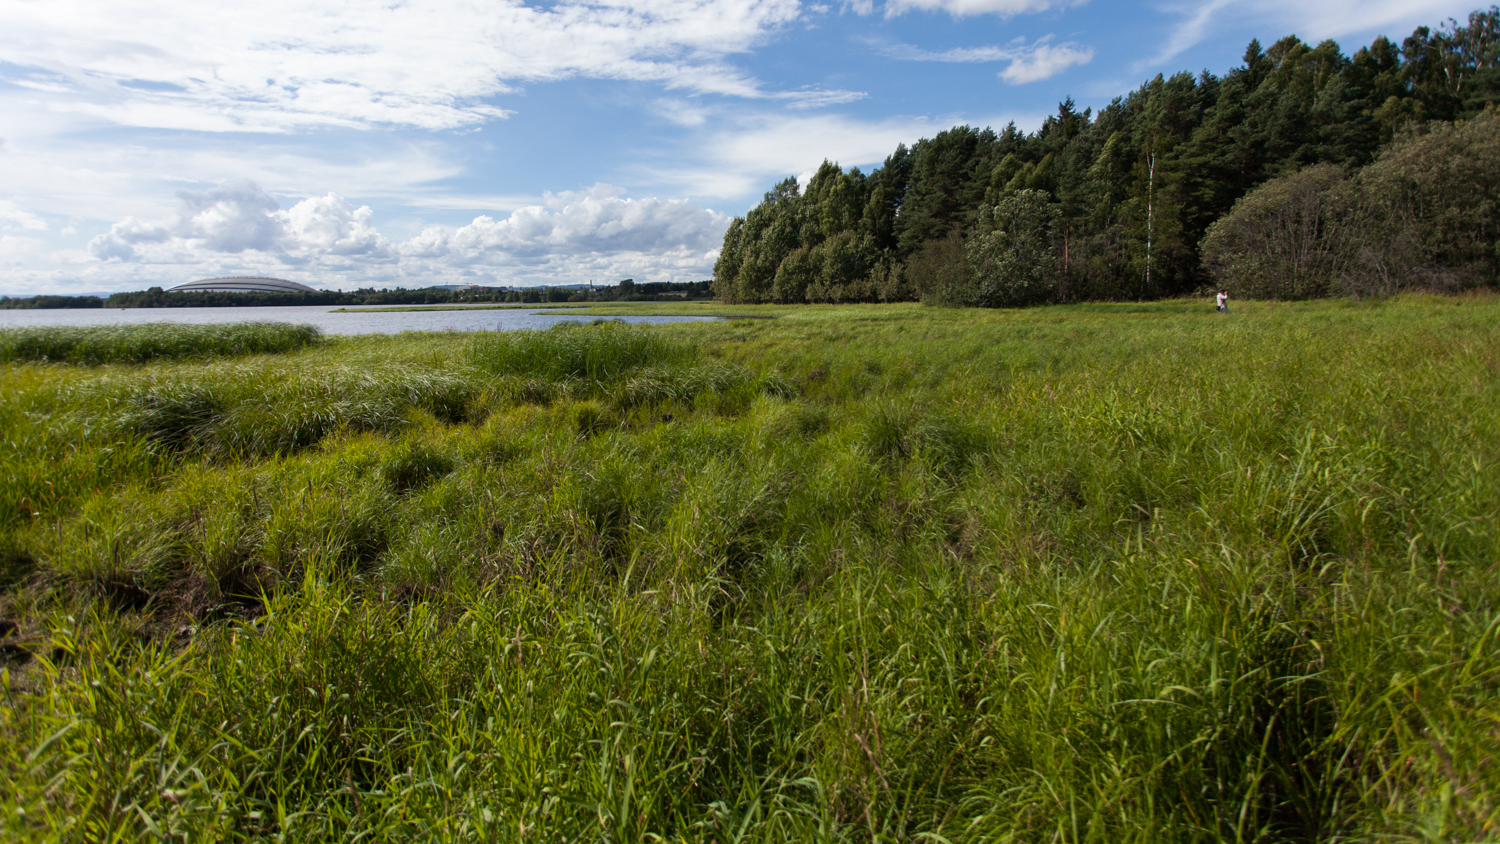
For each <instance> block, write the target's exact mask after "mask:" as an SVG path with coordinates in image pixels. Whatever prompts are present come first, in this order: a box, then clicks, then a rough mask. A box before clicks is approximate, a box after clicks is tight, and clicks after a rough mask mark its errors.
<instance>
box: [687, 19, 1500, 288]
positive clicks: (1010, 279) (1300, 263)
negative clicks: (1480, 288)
mask: <svg viewBox="0 0 1500 844" xmlns="http://www.w3.org/2000/svg"><path fill="white" fill-rule="evenodd" d="M1497 102H1500V8H1497V7H1495V6H1491V7H1490V8H1489V9H1488V10H1484V11H1476V12H1473V13H1471V14H1470V15H1469V16H1468V20H1467V21H1466V22H1464V23H1460V22H1458V21H1455V20H1452V19H1450V20H1449V21H1448V22H1447V23H1446V24H1445V25H1443V26H1440V27H1437V28H1435V29H1434V28H1429V27H1420V28H1418V29H1417V30H1416V31H1414V32H1413V33H1412V34H1411V36H1409V37H1408V38H1406V39H1405V40H1404V41H1402V42H1401V43H1400V44H1399V45H1398V44H1396V43H1395V42H1393V41H1391V40H1390V39H1388V38H1386V37H1384V36H1382V37H1379V38H1376V39H1375V40H1374V41H1373V42H1372V43H1371V44H1370V45H1369V46H1367V47H1362V48H1360V49H1359V51H1358V52H1356V53H1355V54H1354V55H1353V56H1346V55H1344V53H1343V52H1342V51H1341V49H1340V47H1339V45H1338V44H1337V43H1335V42H1333V41H1324V42H1322V43H1320V44H1317V45H1310V44H1305V43H1303V42H1302V41H1300V40H1299V39H1298V38H1296V37H1295V36H1288V37H1286V38H1283V39H1281V40H1280V41H1277V42H1276V43H1275V44H1273V45H1271V47H1270V48H1262V46H1261V44H1260V43H1259V41H1251V42H1250V45H1249V46H1248V48H1247V49H1246V50H1245V53H1244V56H1243V64H1242V65H1241V66H1239V67H1236V68H1234V69H1232V70H1230V71H1229V72H1228V73H1227V74H1225V75H1224V76H1223V77H1218V76H1214V75H1213V74H1211V73H1208V72H1207V71H1205V72H1203V73H1201V74H1199V75H1196V76H1195V75H1193V74H1190V73H1179V74H1176V75H1174V76H1171V77H1163V76H1157V77H1155V78H1154V79H1151V80H1149V81H1147V82H1146V83H1144V84H1143V85H1141V86H1140V87H1139V88H1138V89H1136V90H1135V91H1133V92H1132V93H1130V94H1129V95H1128V96H1125V97H1120V98H1116V99H1115V100H1114V101H1112V102H1111V103H1110V104H1109V105H1107V106H1105V107H1104V108H1103V109H1101V110H1100V111H1099V112H1098V113H1097V114H1095V113H1093V111H1092V110H1091V109H1084V110H1083V111H1081V112H1080V111H1079V110H1078V109H1077V106H1076V104H1075V103H1074V102H1073V100H1072V99H1071V98H1068V99H1066V100H1065V101H1064V102H1062V103H1061V104H1060V105H1059V106H1058V110H1057V113H1056V114H1055V115H1052V116H1050V117H1048V118H1047V119H1046V120H1045V121H1044V122H1043V123H1042V126H1041V127H1040V128H1039V129H1037V130H1036V131H1035V132H1033V133H1030V134H1027V133H1023V132H1021V131H1020V130H1018V129H1017V128H1016V126H1015V124H1014V123H1012V124H1010V125H1008V126H1006V127H1005V128H1004V129H1003V130H1001V131H999V132H996V131H993V130H992V129H988V128H985V129H977V128H974V127H971V126H958V127H954V128H952V129H949V130H947V131H945V132H942V133H939V134H938V135H937V136H936V137H934V138H930V139H926V138H924V139H922V140H919V141H917V142H916V143H915V144H913V145H912V146H911V147H909V148H908V147H907V146H906V145H905V144H901V145H898V146H897V148H896V150H895V152H893V153H892V154H891V155H890V156H889V157H888V158H886V160H885V162H884V163H883V165H882V166H880V167H878V168H876V169H875V170H873V171H872V172H871V173H869V174H865V173H862V172H861V171H860V170H859V169H858V168H852V169H849V170H844V169H842V168H841V167H839V166H838V165H837V164H834V163H832V162H827V161H825V162H824V163H823V165H822V166H821V167H820V168H819V169H818V171H817V172H816V174H815V175H813V177H812V178H811V179H810V180H809V181H808V183H807V184H806V185H805V186H804V185H800V184H798V182H797V180H796V179H795V178H788V179H785V180H783V181H782V182H780V183H779V184H777V185H776V186H775V187H774V188H773V189H772V190H771V191H769V192H767V193H766V194H765V197H764V199H763V200H762V202H761V203H760V204H759V205H757V206H756V207H755V208H754V209H752V210H751V211H750V212H749V213H748V214H746V215H745V216H744V217H742V218H736V219H735V220H734V221H733V222H732V223H731V224H730V227H729V230H728V231H727V232H726V233H725V236H724V245H723V249H722V251H721V253H720V256H719V259H718V262H717V263H716V265H715V267H714V282H713V290H714V293H715V296H716V297H717V298H719V299H722V300H725V301H729V302H781V303H792V302H872V301H898V300H911V299H921V300H923V301H928V302H932V303H937V304H951V305H992V306H998V305H1021V304H1028V303H1033V302H1043V301H1078V300H1088V299H1095V300H1119V299H1148V298H1157V297H1162V296H1173V295H1184V294H1188V293H1192V292H1195V291H1198V290H1200V289H1202V288H1205V287H1207V286H1209V285H1215V286H1229V287H1230V288H1232V289H1233V290H1232V292H1235V293H1237V294H1238V295H1264V296H1279V297H1290V298H1297V297H1310V296H1320V295H1329V294H1335V293H1362V292H1390V291H1394V290H1399V289H1406V288H1410V287H1427V288H1437V289H1445V290H1448V289H1459V288H1465V287H1472V286H1475V285H1493V284H1495V282H1496V269H1497V251H1496V242H1497V241H1496V222H1497V220H1496V213H1497V212H1496V207H1497V205H1500V155H1497V154H1496V153H1497V152H1500V150H1497V149H1496V144H1497V143H1500V142H1497V141H1496V140H1495V139H1496V138H1497V137H1500V120H1497V119H1496V117H1495V111H1494V109H1495V106H1496V103H1497ZM1308 214H1312V216H1310V217H1309V216H1308ZM1275 233H1279V234H1275ZM1294 233H1295V234H1294ZM1278 238H1279V239H1278ZM1298 250H1301V251H1300V252H1299V251H1298Z"/></svg>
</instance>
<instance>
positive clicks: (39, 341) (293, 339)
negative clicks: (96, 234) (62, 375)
mask: <svg viewBox="0 0 1500 844" xmlns="http://www.w3.org/2000/svg"><path fill="white" fill-rule="evenodd" d="M321 336H322V335H321V332H319V331H318V329H317V328H316V327H314V326H311V325H290V324H287V323H280V322H244V323H228V324H224V325H183V324H180V323H169V322H156V323H148V324H145V325H109V326H89V327H76V326H49V327H43V328H7V329H0V363H3V362H15V361H57V362H61V363H74V364H86V365H96V364H106V363H145V362H147V361H153V360H182V359H192V360H201V359H206V358H226V357H240V356H243V355H260V354H280V353H284V352H291V351H295V350H297V349H302V348H305V347H307V346H310V345H313V344H315V343H317V342H318V341H319V340H320V339H321Z"/></svg>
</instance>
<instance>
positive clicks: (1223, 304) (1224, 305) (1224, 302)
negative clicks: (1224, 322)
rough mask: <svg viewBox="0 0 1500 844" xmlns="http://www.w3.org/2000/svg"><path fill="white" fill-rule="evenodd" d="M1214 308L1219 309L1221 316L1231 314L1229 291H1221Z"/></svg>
mask: <svg viewBox="0 0 1500 844" xmlns="http://www.w3.org/2000/svg"><path fill="white" fill-rule="evenodd" d="M1214 307H1215V308H1217V309H1218V311H1219V313H1221V314H1227V313H1229V291H1227V290H1220V291H1219V295H1218V296H1215V297H1214Z"/></svg>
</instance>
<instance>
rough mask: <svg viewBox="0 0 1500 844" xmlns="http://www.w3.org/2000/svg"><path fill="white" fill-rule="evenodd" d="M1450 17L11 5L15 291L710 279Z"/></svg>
mask: <svg viewBox="0 0 1500 844" xmlns="http://www.w3.org/2000/svg"><path fill="white" fill-rule="evenodd" d="M1473 8H1478V7H1477V6H1476V5H1473V4H1472V3H1458V2H1446V0H1405V2H1392V0H1324V2H1320V3H1308V2H1305V0H1262V2H1256V3H1247V2H1230V0H1212V2H1207V3H1188V2H1175V1H1174V0H1165V1H1164V2H1115V3H1110V2H1103V0H1085V1H1084V2H1055V0H856V2H845V3H837V2H811V3H809V2H798V0H764V2H738V3H714V2H699V0H649V1H648V2H639V3H573V2H551V3H531V4H524V3H518V2H515V3H508V2H496V1H495V0H468V2H429V3H404V2H386V3H382V4H373V3H359V2H352V0H296V2H291V1H290V0H263V2H258V3H254V4H233V5H231V4H227V3H216V2H205V3H187V2H178V3H161V2H159V0H152V2H142V1H141V0H110V2H103V1H102V0H45V2H37V0H0V21H4V22H5V23H4V26H3V27H0V294H8V295H25V294H33V293H97V292H109V291H116V290H138V289H141V288H144V287H147V286H150V285H156V284H159V285H162V286H170V285H171V284H176V283H179V282H183V281H190V280H193V279H197V278H204V277H208V276H215V275H231V274H234V275H240V274H254V275H271V276H278V277H281V278H289V279H294V280H297V281H302V282H305V283H308V284H312V285H314V286H318V287H326V288H344V289H352V288H354V287H362V286H376V287H393V286H398V285H399V286H405V287H423V286H427V285H430V284H447V283H461V282H475V283H484V284H509V285H535V284H570V283H576V282H580V281H589V280H594V281H598V282H613V281H615V280H618V279H620V278H626V277H633V278H635V279H636V280H637V281H686V280H695V279H701V278H707V277H709V276H710V275H711V273H712V268H713V262H714V259H715V257H717V250H718V246H719V243H720V241H721V239H722V236H723V232H724V229H725V227H727V225H728V223H729V220H730V218H732V217H733V216H735V215H741V214H743V213H745V211H746V210H748V209H749V208H750V207H752V206H753V205H754V204H755V203H756V202H757V201H758V200H759V198H760V196H761V194H762V193H763V192H765V191H766V190H767V189H768V188H770V187H771V185H772V184H774V183H775V182H776V181H778V180H779V179H781V178H783V177H785V176H788V175H803V174H808V173H810V172H811V171H813V170H814V169H816V167H817V166H818V164H819V163H820V162H821V161H822V160H823V159H824V158H829V159H832V160H834V161H837V162H839V163H840V164H842V165H844V166H845V167H849V166H859V167H861V168H863V169H865V170H869V169H870V168H871V167H872V166H877V165H878V164H879V163H880V162H881V161H882V160H883V159H884V158H885V156H886V155H888V154H889V153H890V152H891V151H892V150H893V149H894V148H895V146H896V144H897V143H898V142H902V141H904V142H906V143H908V144H910V143H912V142H914V141H916V140H917V139H918V138H921V137H930V136H932V135H933V134H935V133H937V132H939V131H941V130H942V129H945V128H947V127H949V126H953V125H956V124H960V123H968V124H971V125H976V126H986V125H988V126H994V127H996V128H999V127H1002V126H1004V125H1005V123H1007V122H1009V121H1012V120H1014V121H1015V122H1016V124H1017V125H1018V126H1020V127H1021V128H1022V129H1025V130H1028V131H1029V130H1032V129H1035V128H1036V127H1037V126H1038V125H1039V124H1040V122H1041V120H1042V119H1043V118H1044V117H1045V116H1046V115H1047V114H1049V113H1052V112H1053V111H1054V110H1055V109H1056V106H1057V103H1058V102H1059V101H1060V100H1062V99H1063V98H1064V97H1067V96H1072V97H1073V98H1074V100H1075V101H1076V102H1077V103H1078V106H1079V108H1083V107H1089V106H1091V107H1094V108H1096V109H1097V108H1099V107H1100V106H1103V105H1106V104H1107V103H1108V102H1109V101H1110V100H1111V99H1112V98H1113V97H1116V96H1119V95H1122V94H1124V93H1126V92H1128V91H1130V90H1132V89H1134V88H1135V87H1137V86H1138V85H1139V84H1140V83H1141V82H1142V81H1144V80H1145V79H1147V78H1149V77H1151V76H1154V75H1155V74H1157V73H1166V74H1171V73H1174V72H1176V71H1179V70H1189V71H1193V72H1197V71H1201V70H1204V69H1207V70H1209V71H1211V72H1213V73H1216V74H1222V73H1224V72H1225V71H1226V70H1228V69H1229V68H1230V67H1232V66H1234V65H1236V64H1238V62H1239V57H1240V56H1241V54H1242V53H1243V51H1244V47H1245V45H1246V43H1248V42H1249V40H1250V39H1251V38H1259V39H1261V41H1262V42H1263V43H1265V44H1270V43H1271V42H1273V41H1275V40H1276V39H1277V38H1280V37H1281V36H1283V35H1287V34H1296V35H1298V36H1299V37H1301V38H1303V39H1304V40H1307V41H1312V42H1316V41H1319V40H1322V39H1324V38H1333V39H1335V40H1337V41H1338V42H1339V43H1340V44H1341V45H1342V46H1343V47H1344V51H1345V53H1353V52H1354V51H1355V50H1356V49H1358V48H1359V47H1360V46H1362V45H1364V44H1367V43H1368V42H1369V41H1370V39H1371V38H1373V37H1374V36H1376V35H1379V34H1386V35H1389V36H1390V37H1392V38H1393V39H1395V40H1397V41H1399V40H1400V39H1401V38H1402V37H1404V36H1406V35H1407V34H1409V33H1410V32H1411V30H1412V29H1413V28H1414V27H1416V26H1418V25H1423V24H1425V25H1431V26H1435V25H1438V24H1440V23H1441V22H1442V21H1444V20H1445V19H1446V18H1448V17H1450V16H1452V17H1458V18H1463V17H1465V16H1466V15H1467V13H1468V12H1469V11H1470V10H1471V9H1473Z"/></svg>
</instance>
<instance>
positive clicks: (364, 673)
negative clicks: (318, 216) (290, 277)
mask: <svg viewBox="0 0 1500 844" xmlns="http://www.w3.org/2000/svg"><path fill="white" fill-rule="evenodd" d="M1184 309H1186V310H1184ZM1497 325H1500V301H1497V300H1494V299H1493V298H1490V299H1486V298H1482V297H1481V298H1470V299H1435V298H1410V299H1399V300H1392V301H1386V302H1375V303H1369V302H1366V303H1309V304H1293V305H1269V304H1263V303H1254V302H1250V303H1242V304H1241V305H1240V306H1239V307H1237V308H1236V312H1235V314H1234V315H1233V317H1231V318H1223V317H1220V316H1218V315H1217V314H1215V313H1214V312H1213V311H1212V310H1211V309H1210V308H1209V307H1208V306H1207V305H1204V306H1203V307H1201V308H1195V306H1194V305H1193V304H1192V303H1154V304H1149V305H1115V306H1084V307H1076V308H1069V307H1059V308H1039V309H1031V310H1024V311H998V312H974V311H963V312H959V311H939V310H930V309H922V308H918V307H889V308H883V307H841V308H805V309H802V310H799V311H798V312H797V313H796V314H795V315H788V316H785V317H783V318H781V319H777V320H774V321H771V320H752V321H741V322H722V323H700V324H683V325H672V326H655V327H641V328H636V327H625V326H620V325H595V326H582V327H572V328H566V329H556V330H552V331H546V332H533V333H526V334H517V335H497V336H486V335H481V336H478V337H475V336H472V335H457V334H436V335H425V336H417V335H405V336H401V337H387V338H375V337H371V338H350V339H339V340H336V341H331V342H328V343H323V344H320V345H318V346H316V347H312V348H308V349H305V350H302V351H300V352H296V353H294V354H292V355H287V356H280V357H267V358H263V359H248V360H239V361H223V362H206V363H187V362H183V363H161V364H157V365H153V366H150V367H144V368H134V369H128V370H123V369H118V368H117V369H111V370H102V371H95V370H74V369H70V368H56V367H38V366H30V365H27V366H13V367H11V368H9V369H7V370H3V371H0V378H3V379H4V380H3V383H4V385H5V387H6V389H5V390H3V391H0V421H3V423H4V430H5V432H6V433H5V441H4V442H3V444H0V445H3V448H0V494H3V500H0V512H3V513H4V514H5V515H4V516H3V517H0V538H3V542H0V562H4V563H5V566H6V569H5V570H6V571H9V572H11V574H9V575H7V578H8V581H7V585H6V586H5V587H4V588H5V589H6V590H7V591H6V592H5V593H4V598H3V601H4V604H3V613H4V614H5V615H6V617H8V618H12V619H15V620H17V621H18V622H19V623H20V630H19V631H18V633H17V636H16V637H15V638H14V639H12V640H7V641H8V642H12V643H14V648H15V649H16V650H11V649H7V650H6V651H5V653H6V654H7V655H8V656H7V659H8V660H9V662H8V663H7V664H6V668H5V670H6V671H7V672H8V678H7V682H8V683H9V688H10V691H8V692H7V693H6V697H5V698H4V700H3V704H0V765H4V766H5V770H6V771H7V774H8V776H9V782H10V783H12V787H11V788H10V789H6V790H3V791H0V837H7V838H16V839H27V838H36V839H43V840H47V839H74V840H121V841H123V840H136V839H139V838H142V837H149V836H153V835H155V836H159V837H167V838H170V837H173V836H176V837H179V838H187V839H189V840H225V841H269V840H299V841H322V840H330V841H332V840H371V839H373V840H413V841H416V840H433V839H440V840H454V841H469V840H472V841H491V840H543V841H576V840H581V839H589V840H637V841H643V840H667V841H705V842H706V841H727V840H742V841H809V840H811V841H844V840H848V841H872V840H889V841H896V840H912V841H917V840H929V841H936V840H947V841H1044V840H1045V841H1079V842H1086V841H1116V840H1131V841H1203V842H1208V841H1226V840H1242V841H1346V840H1391V841H1431V840H1464V841H1467V840H1476V841H1477V840H1487V839H1488V838H1492V837H1494V835H1495V832H1496V829H1497V824H1500V772H1497V769H1496V768H1495V766H1494V765H1493V759H1495V758H1497V757H1500V738H1497V736H1500V734H1497V733H1496V731H1495V729H1494V713H1495V712H1496V711H1497V708H1500V587H1497V586H1496V584H1497V583H1500V521H1497V519H1496V513H1500V473H1496V472H1495V471H1494V467H1495V465H1496V462H1497V460H1500V445H1497V444H1500V378H1497V376H1500V328H1497V327H1496V326H1497ZM80 373H82V374H80ZM0 644H3V643H0ZM7 647H8V648H10V647H11V646H9V645H8V646H7ZM20 653H26V654H30V653H34V654H36V655H37V656H36V657H35V658H32V659H30V660H29V661H23V660H24V659H25V657H22V656H16V654H20Z"/></svg>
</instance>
